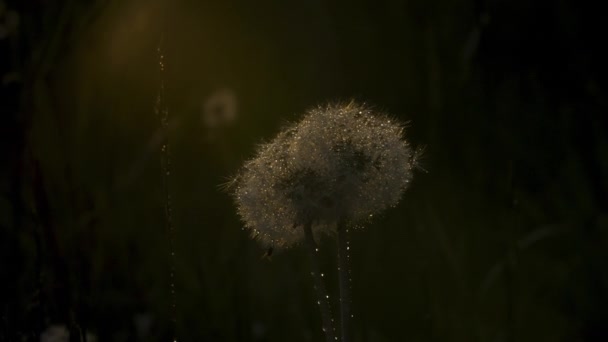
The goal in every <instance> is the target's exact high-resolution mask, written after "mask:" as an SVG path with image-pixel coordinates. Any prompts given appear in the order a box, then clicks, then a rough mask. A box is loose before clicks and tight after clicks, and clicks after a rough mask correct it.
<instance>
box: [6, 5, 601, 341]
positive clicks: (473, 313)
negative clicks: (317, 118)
mask: <svg viewBox="0 0 608 342" xmlns="http://www.w3.org/2000/svg"><path fill="white" fill-rule="evenodd" d="M596 3H600V2H594V1H587V0H583V1H580V0H578V1H574V0H562V1H548V0H542V1H527V0H514V1H505V0H468V1H467V0H461V1H447V0H437V1H426V0H410V1H396V0H393V1H321V0H312V1H195V0H154V1H144V0H125V1H119V0H86V1H76V0H0V114H1V119H0V120H1V124H0V149H1V151H0V165H1V167H0V342H1V341H11V342H12V341H44V342H51V341H78V342H81V341H87V342H91V341H173V340H177V341H180V342H181V341H251V342H256V341H258V342H262V341H269V342H270V341H294V342H299V341H302V342H304V341H322V340H323V332H322V330H321V316H320V313H319V310H318V307H317V304H316V299H315V298H316V297H315V291H314V289H313V279H312V278H311V276H310V265H309V259H308V257H307V255H306V249H305V248H304V247H305V246H295V247H293V248H289V249H287V250H281V249H274V250H273V251H272V255H271V256H270V257H264V254H265V253H268V251H267V249H266V246H263V245H261V244H259V243H258V242H256V241H254V240H252V239H251V238H250V236H249V232H247V231H246V230H243V222H241V221H240V219H239V217H238V215H237V212H236V207H235V205H234V201H233V198H232V195H231V194H230V192H229V191H227V190H225V185H226V183H230V181H231V177H232V176H234V175H235V174H236V173H237V172H238V170H239V168H240V167H241V166H242V165H243V163H244V162H245V161H246V160H248V159H250V158H251V157H252V156H254V154H255V150H256V145H258V144H259V143H261V142H265V141H269V140H271V139H272V138H273V137H274V136H275V135H276V134H277V133H278V132H279V131H280V129H281V128H282V127H284V126H285V125H286V124H287V123H289V122H294V121H295V120H297V119H298V118H299V117H300V116H301V115H302V114H303V113H304V112H306V110H308V109H309V108H311V107H314V106H317V105H322V104H326V103H328V102H334V101H349V100H351V99H355V100H357V101H359V102H365V103H367V104H369V105H370V106H372V107H373V108H375V109H377V110H378V111H380V112H383V113H387V114H388V115H390V116H391V117H394V118H396V119H398V120H400V121H402V122H407V127H406V130H405V137H406V139H407V140H408V141H409V142H410V143H411V145H412V146H414V147H424V148H425V152H424V155H423V158H422V160H421V169H420V170H417V171H416V173H415V174H414V178H413V181H412V184H411V186H410V187H409V189H407V191H406V192H405V194H404V196H403V198H402V200H401V202H400V203H399V205H397V206H396V207H395V208H392V209H389V210H387V211H385V212H383V213H382V214H381V215H374V217H373V218H372V219H371V220H370V222H369V223H368V224H366V225H365V227H364V228H357V229H354V230H353V231H352V232H351V235H350V237H351V241H350V246H351V247H350V252H351V258H350V262H351V265H352V271H351V275H352V294H353V295H352V313H353V315H354V318H353V323H352V324H353V341H356V342H364V341H370V342H380V341H463V342H464V341H477V342H485V341H488V342H503V341H504V342H525V341H530V342H532V341H534V342H535V341H577V342H578V341H581V342H582V341H591V342H594V341H607V340H608V267H607V262H608V93H607V91H608V84H607V82H608V67H607V63H606V61H608V54H607V53H606V50H604V49H605V47H606V46H608V29H607V27H606V20H605V11H601V10H600V5H599V4H596ZM159 48H160V50H159ZM161 64H162V67H163V68H164V70H163V71H162V72H161ZM161 87H162V88H163V90H162V96H161V97H160V101H159V91H160V89H161ZM165 116H166V117H165ZM165 119H166V120H165ZM163 148H164V149H163ZM167 157H170V160H168V158H167ZM168 161H169V164H168V163H167V162H168ZM167 195H169V196H167ZM168 198H170V200H168ZM168 204H169V205H170V215H169V216H168V215H167V214H166V208H167V205H168ZM319 248H320V250H321V253H320V254H321V260H320V266H321V270H322V271H323V272H324V273H325V278H326V281H327V288H328V290H329V296H330V302H331V304H332V308H333V311H334V312H335V313H337V312H338V273H337V271H336V268H337V264H336V253H337V252H336V239H334V238H332V237H327V236H324V237H321V236H319Z"/></svg>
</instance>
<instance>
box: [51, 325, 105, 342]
mask: <svg viewBox="0 0 608 342" xmlns="http://www.w3.org/2000/svg"><path fill="white" fill-rule="evenodd" d="M86 337H87V342H97V336H95V335H93V334H91V333H88V332H87V333H86ZM69 341H70V332H69V330H68V328H67V327H66V326H65V325H59V324H56V325H51V326H49V327H48V328H46V330H45V331H43V332H42V334H41V335H40V342H69Z"/></svg>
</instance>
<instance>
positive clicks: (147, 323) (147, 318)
mask: <svg viewBox="0 0 608 342" xmlns="http://www.w3.org/2000/svg"><path fill="white" fill-rule="evenodd" d="M153 320H154V319H153V317H152V314H150V313H147V312H146V313H139V314H136V315H135V316H134V317H133V323H134V324H135V332H136V333H137V337H138V338H139V339H140V340H144V339H146V338H148V336H149V335H150V331H151V330H152V322H153Z"/></svg>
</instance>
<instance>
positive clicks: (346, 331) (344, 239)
mask: <svg viewBox="0 0 608 342" xmlns="http://www.w3.org/2000/svg"><path fill="white" fill-rule="evenodd" d="M337 230H338V273H339V277H340V278H339V279H340V327H341V333H342V342H350V341H352V329H351V318H352V314H351V301H352V296H351V278H350V253H349V250H350V246H349V244H350V243H349V241H348V227H347V226H346V225H345V224H344V221H338V227H337Z"/></svg>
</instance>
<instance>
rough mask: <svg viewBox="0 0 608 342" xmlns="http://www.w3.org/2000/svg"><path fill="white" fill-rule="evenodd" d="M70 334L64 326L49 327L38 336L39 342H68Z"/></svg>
mask: <svg viewBox="0 0 608 342" xmlns="http://www.w3.org/2000/svg"><path fill="white" fill-rule="evenodd" d="M69 341H70V332H69V331H68V328H67V327H66V326H65V325H51V326H49V327H48V328H47V329H46V330H45V331H44V332H43V333H42V335H40V342H69Z"/></svg>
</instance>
